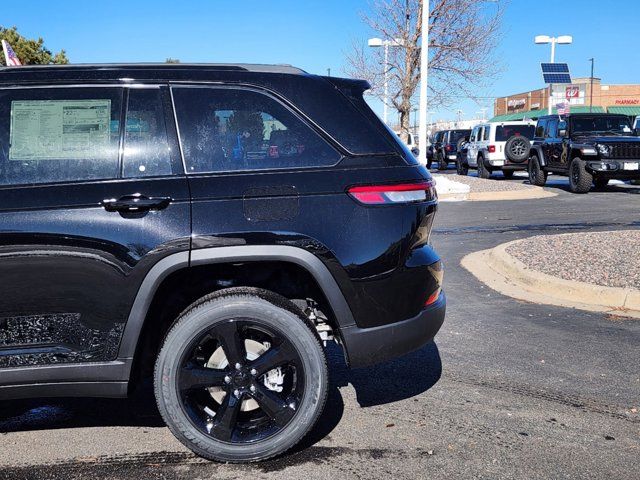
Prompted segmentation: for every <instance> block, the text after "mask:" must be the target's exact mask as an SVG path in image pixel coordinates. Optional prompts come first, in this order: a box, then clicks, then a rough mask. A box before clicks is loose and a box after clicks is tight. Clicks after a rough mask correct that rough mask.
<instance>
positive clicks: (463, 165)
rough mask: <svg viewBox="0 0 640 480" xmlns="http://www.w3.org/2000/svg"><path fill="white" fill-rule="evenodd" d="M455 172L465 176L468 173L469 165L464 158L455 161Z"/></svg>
mask: <svg viewBox="0 0 640 480" xmlns="http://www.w3.org/2000/svg"><path fill="white" fill-rule="evenodd" d="M456 173H457V174H458V175H463V176H466V175H468V174H469V165H468V164H467V161H466V160H463V159H458V161H457V162H456Z"/></svg>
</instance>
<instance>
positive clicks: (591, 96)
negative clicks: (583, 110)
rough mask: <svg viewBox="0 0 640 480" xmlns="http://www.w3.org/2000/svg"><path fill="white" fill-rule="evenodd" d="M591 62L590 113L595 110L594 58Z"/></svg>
mask: <svg viewBox="0 0 640 480" xmlns="http://www.w3.org/2000/svg"><path fill="white" fill-rule="evenodd" d="M589 60H591V82H590V83H591V85H590V86H589V113H591V111H592V110H593V58H590V59H589Z"/></svg>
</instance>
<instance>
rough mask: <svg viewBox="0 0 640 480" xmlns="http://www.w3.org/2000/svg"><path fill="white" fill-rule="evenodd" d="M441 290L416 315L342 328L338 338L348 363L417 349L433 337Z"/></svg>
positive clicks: (441, 312) (441, 310)
mask: <svg viewBox="0 0 640 480" xmlns="http://www.w3.org/2000/svg"><path fill="white" fill-rule="evenodd" d="M446 307H447V300H446V297H445V294H444V292H443V293H441V294H440V297H439V298H438V300H436V302H435V303H433V304H431V305H429V306H428V307H426V308H425V309H424V310H422V311H421V312H420V313H419V314H418V315H416V316H415V317H413V318H409V319H407V320H402V321H400V322H396V323H390V324H387V325H381V326H379V327H371V328H360V327H358V326H356V325H354V326H350V327H346V328H344V329H342V331H341V335H342V341H343V343H344V348H345V350H346V356H347V361H348V363H349V366H351V367H354V368H355V367H366V366H369V365H374V364H376V363H380V362H384V361H385V360H390V359H392V358H396V357H399V356H401V355H404V354H406V353H409V352H413V351H414V350H417V349H419V348H420V347H422V346H423V345H425V344H426V343H428V342H430V341H431V340H433V337H434V336H435V335H436V333H438V330H440V327H441V326H442V323H443V322H444V316H445V311H446Z"/></svg>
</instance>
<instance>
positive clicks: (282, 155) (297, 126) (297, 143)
mask: <svg viewBox="0 0 640 480" xmlns="http://www.w3.org/2000/svg"><path fill="white" fill-rule="evenodd" d="M173 96H174V102H175V109H176V115H177V118H178V127H179V131H180V140H181V143H182V151H183V155H184V160H185V163H186V167H187V173H197V172H222V171H236V170H261V169H272V168H291V167H294V168H295V167H317V166H327V165H334V164H335V163H337V162H338V161H339V160H340V154H339V153H338V152H337V151H336V150H334V149H333V148H332V147H331V146H330V145H329V144H328V143H327V142H326V141H325V140H324V139H323V138H322V137H320V135H318V134H317V133H316V132H315V131H313V130H312V129H311V128H310V127H309V126H308V125H306V124H305V123H304V122H303V121H302V120H301V119H300V118H299V117H298V116H297V115H295V114H294V113H293V112H291V111H290V110H289V109H288V108H287V107H285V106H284V105H283V104H282V103H280V102H279V101H277V100H275V99H273V98H272V97H270V96H267V95H265V94H263V93H260V92H256V91H253V90H246V89H238V88H208V87H207V88H197V87H191V88H187V87H178V88H174V90H173Z"/></svg>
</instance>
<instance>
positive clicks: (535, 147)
mask: <svg viewBox="0 0 640 480" xmlns="http://www.w3.org/2000/svg"><path fill="white" fill-rule="evenodd" d="M534 154H535V156H536V157H538V162H540V166H541V167H546V166H547V161H546V159H545V158H544V154H543V153H542V148H540V146H539V145H532V146H531V150H530V151H529V157H531V155H534Z"/></svg>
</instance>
